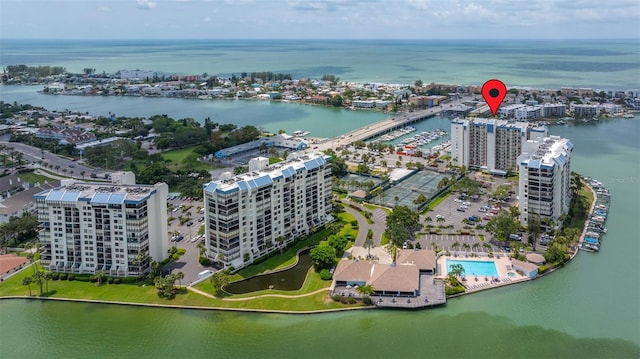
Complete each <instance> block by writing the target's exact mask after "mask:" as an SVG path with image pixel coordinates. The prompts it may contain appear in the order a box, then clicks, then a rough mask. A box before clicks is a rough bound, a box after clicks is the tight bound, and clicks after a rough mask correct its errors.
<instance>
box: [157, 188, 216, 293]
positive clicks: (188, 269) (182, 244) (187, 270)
mask: <svg viewBox="0 0 640 359" xmlns="http://www.w3.org/2000/svg"><path fill="white" fill-rule="evenodd" d="M168 204H171V205H172V207H173V209H170V208H168V209H167V210H168V213H167V215H168V216H169V217H172V216H173V217H174V218H175V219H174V220H173V221H171V223H170V224H169V226H168V231H169V236H168V241H169V246H170V247H171V246H176V247H178V248H184V249H186V250H187V251H186V253H185V254H184V255H183V256H182V257H180V259H179V260H178V261H176V262H173V263H170V264H169V265H168V266H167V267H165V270H166V272H167V273H177V272H182V273H184V280H183V282H184V283H191V282H193V281H195V280H197V279H198V273H200V272H202V271H203V270H204V269H206V268H205V267H203V266H202V265H200V263H198V251H199V249H198V243H199V242H200V241H202V238H200V236H198V229H199V228H200V226H201V225H202V224H203V223H204V214H203V213H201V211H200V210H199V208H202V207H203V202H202V200H193V199H192V200H187V199H183V198H178V197H176V198H174V199H169V200H167V205H168ZM189 206H190V207H191V208H189V209H188V210H187V211H183V208H188V207H189ZM176 208H177V209H178V210H175V209H176ZM181 216H184V217H188V218H189V220H188V221H187V222H185V223H184V224H180V219H179V217H181ZM189 223H191V225H189ZM176 236H178V237H180V236H182V239H181V240H179V241H177V240H175V239H176ZM172 239H174V240H173V241H172Z"/></svg>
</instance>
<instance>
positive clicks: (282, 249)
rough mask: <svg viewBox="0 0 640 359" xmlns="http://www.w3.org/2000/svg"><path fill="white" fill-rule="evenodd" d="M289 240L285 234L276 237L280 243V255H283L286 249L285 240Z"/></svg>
mask: <svg viewBox="0 0 640 359" xmlns="http://www.w3.org/2000/svg"><path fill="white" fill-rule="evenodd" d="M286 240H287V237H285V236H280V237H278V238H276V243H278V249H280V255H282V253H283V251H284V246H283V244H284V242H285V241H286Z"/></svg>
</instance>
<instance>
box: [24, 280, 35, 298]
mask: <svg viewBox="0 0 640 359" xmlns="http://www.w3.org/2000/svg"><path fill="white" fill-rule="evenodd" d="M31 283H33V278H31V277H29V276H27V277H24V278H22V285H26V286H28V287H29V296H31Z"/></svg>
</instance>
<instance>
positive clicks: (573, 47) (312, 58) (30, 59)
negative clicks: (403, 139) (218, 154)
mask: <svg viewBox="0 0 640 359" xmlns="http://www.w3.org/2000/svg"><path fill="white" fill-rule="evenodd" d="M0 50H1V51H0V65H2V66H7V65H18V64H26V65H56V66H63V67H65V68H66V69H67V70H69V71H73V72H82V70H83V69H84V68H93V69H96V71H97V72H103V71H105V72H107V73H115V72H116V71H118V70H125V69H126V70H134V69H140V70H147V71H156V72H159V73H165V74H193V75H201V74H203V73H208V74H209V75H221V76H230V74H236V75H238V74H240V73H241V72H248V73H250V72H261V71H273V72H279V73H289V74H291V75H292V76H293V77H294V78H305V77H309V78H320V77H321V76H322V75H325V74H332V75H335V76H338V77H339V78H340V79H342V80H347V81H354V82H363V83H364V82H380V83H400V84H413V83H414V82H415V81H416V80H422V81H423V82H424V83H431V82H434V83H445V84H461V85H481V84H482V83H484V82H485V81H486V80H488V79H491V78H498V79H501V80H502V81H503V82H504V83H505V84H507V87H536V88H560V87H564V86H567V87H591V88H597V89H609V88H611V89H622V90H626V89H639V88H640V61H639V59H640V42H639V40H637V39H636V40H102V41H94V40H12V39H1V40H0Z"/></svg>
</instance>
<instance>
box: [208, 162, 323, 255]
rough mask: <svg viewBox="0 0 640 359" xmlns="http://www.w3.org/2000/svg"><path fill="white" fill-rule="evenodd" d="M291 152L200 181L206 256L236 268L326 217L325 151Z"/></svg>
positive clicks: (250, 163)
mask: <svg viewBox="0 0 640 359" xmlns="http://www.w3.org/2000/svg"><path fill="white" fill-rule="evenodd" d="M296 156H298V155H297V154H292V155H290V156H289V158H288V159H287V160H286V161H283V162H280V163H277V164H273V165H269V160H268V159H267V158H263V157H258V158H254V159H252V160H251V161H249V172H247V173H244V174H241V175H238V176H233V175H231V174H230V173H226V174H223V175H222V176H221V177H220V179H219V180H217V181H213V182H210V183H208V184H206V185H204V205H205V217H206V221H205V223H206V224H207V226H206V232H205V233H206V237H205V238H206V239H205V245H206V255H207V256H208V257H209V258H210V259H212V260H214V261H216V262H219V263H222V264H223V265H224V266H225V267H229V266H232V267H234V268H240V267H243V266H246V265H248V264H250V263H252V262H253V261H254V260H255V259H256V258H259V257H262V256H264V255H266V254H267V253H269V252H271V251H274V250H277V248H278V247H280V246H284V245H286V244H287V243H289V242H291V241H293V240H294V239H295V238H297V237H299V236H302V235H305V234H307V233H309V232H310V230H311V229H312V228H314V227H318V226H320V225H323V224H325V223H326V222H327V221H328V220H330V219H331V210H332V205H331V164H330V162H329V161H330V160H331V157H330V156H325V155H323V154H320V153H315V154H304V155H299V156H298V157H296Z"/></svg>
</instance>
